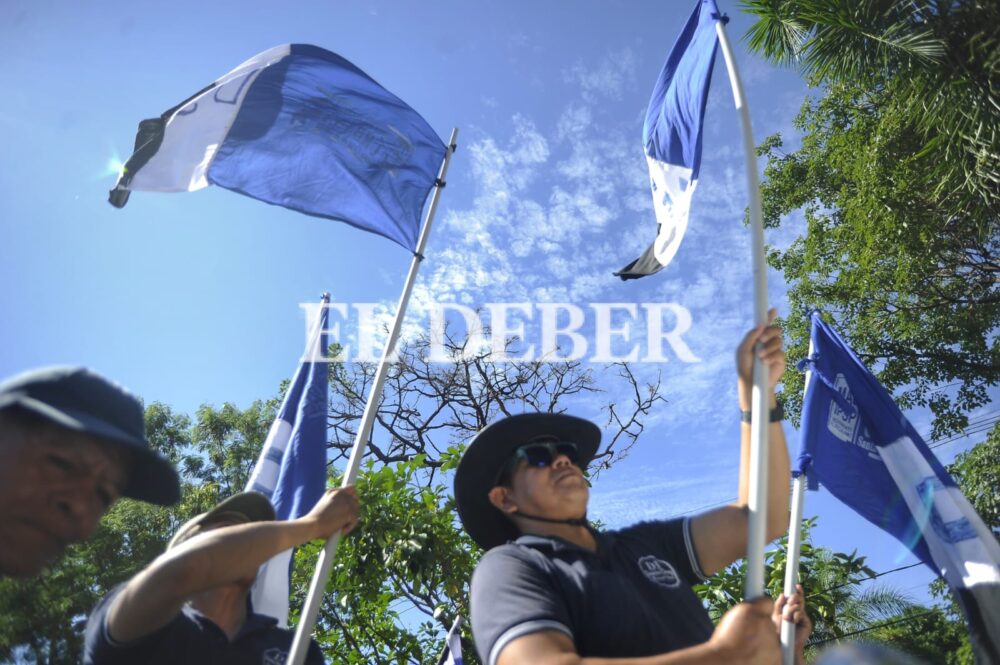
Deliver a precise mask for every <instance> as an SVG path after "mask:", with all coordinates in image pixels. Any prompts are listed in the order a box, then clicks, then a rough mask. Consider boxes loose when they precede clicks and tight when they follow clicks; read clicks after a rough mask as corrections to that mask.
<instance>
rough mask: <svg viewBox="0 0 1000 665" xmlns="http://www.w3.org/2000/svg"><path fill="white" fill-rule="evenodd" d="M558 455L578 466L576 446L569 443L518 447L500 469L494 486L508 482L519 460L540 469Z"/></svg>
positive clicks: (546, 443) (545, 443) (548, 442)
mask: <svg viewBox="0 0 1000 665" xmlns="http://www.w3.org/2000/svg"><path fill="white" fill-rule="evenodd" d="M560 455H565V456H566V457H567V458H568V459H569V461H570V462H572V463H573V464H576V465H577V466H579V461H580V451H579V450H578V449H577V447H576V444H575V443H572V442H570V441H538V442H533V443H526V444H524V445H523V446H519V447H518V448H517V449H516V450H514V454H512V455H511V456H510V459H509V460H507V463H506V464H505V465H504V466H503V468H502V469H500V473H498V474H497V483H496V484H498V485H502V484H504V482H505V481H507V480H509V479H510V476H511V474H512V473H513V472H514V469H515V468H516V467H517V465H518V464H519V463H520V462H521V460H524V461H525V462H527V463H528V465H529V466H533V467H536V468H539V469H541V468H544V467H547V466H549V465H550V464H552V462H554V461H555V459H556V457H559V456H560Z"/></svg>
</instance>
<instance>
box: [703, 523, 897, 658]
mask: <svg viewBox="0 0 1000 665" xmlns="http://www.w3.org/2000/svg"><path fill="white" fill-rule="evenodd" d="M815 524H816V518H815V517H814V518H811V519H809V520H806V522H805V523H804V524H803V530H802V547H801V552H800V561H799V583H800V584H802V587H803V589H804V590H805V593H806V603H807V606H808V610H809V616H810V617H811V618H812V620H813V635H812V638H811V639H812V641H820V640H826V639H833V638H838V637H841V636H843V635H846V634H847V633H850V632H852V631H854V630H857V629H859V628H861V627H865V626H868V625H870V624H871V623H874V622H876V621H878V620H880V619H884V618H886V617H892V616H894V615H896V614H897V613H898V612H900V611H902V610H904V609H906V608H908V607H911V605H912V603H911V602H910V601H909V600H908V599H907V598H906V597H905V596H903V595H902V594H900V593H899V592H897V591H895V590H894V589H891V588H889V587H885V586H873V587H867V588H865V589H862V588H860V586H859V585H860V583H861V582H863V581H864V580H866V579H868V578H870V577H872V576H873V575H875V571H873V570H872V569H871V568H869V567H868V565H867V564H866V563H865V557H863V556H859V555H858V553H857V552H856V551H855V552H852V553H850V554H845V553H843V552H833V551H831V550H829V549H827V548H824V547H815V546H814V545H813V544H812V542H811V540H810V531H811V529H812V528H813V527H814V526H815ZM787 560H788V537H787V535H786V536H784V537H782V538H781V539H780V540H779V541H778V542H777V544H776V547H774V548H772V549H771V550H769V551H768V552H767V555H766V558H765V570H764V581H765V587H766V591H767V593H768V594H769V595H770V596H771V597H773V598H777V597H778V595H779V594H780V593H781V592H782V590H783V588H784V579H785V567H786V563H787ZM744 579H746V561H745V560H740V561H738V562H736V563H735V564H733V565H732V566H730V567H728V568H726V569H725V570H723V571H721V572H720V573H717V574H716V575H713V576H712V577H711V578H709V580H707V581H706V582H705V583H704V584H701V585H698V586H696V587H695V593H697V594H698V596H699V597H700V598H701V599H702V600H703V601H704V602H705V604H706V605H707V607H708V610H709V614H710V615H711V616H712V617H713V619H718V618H719V617H721V616H722V615H723V614H724V613H725V612H726V610H728V609H729V608H731V607H733V606H734V605H736V604H737V603H739V602H740V601H741V600H742V599H743V581H744Z"/></svg>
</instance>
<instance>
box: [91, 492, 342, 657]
mask: <svg viewBox="0 0 1000 665" xmlns="http://www.w3.org/2000/svg"><path fill="white" fill-rule="evenodd" d="M357 519H358V499H357V494H356V492H355V490H354V487H347V488H343V489H333V490H328V491H327V492H326V493H325V494H324V495H323V496H322V497H321V498H320V500H319V501H318V502H317V503H316V505H315V506H314V507H313V509H312V510H311V511H310V512H309V513H308V514H307V515H305V516H303V517H300V518H298V519H294V520H288V521H274V509H273V508H272V507H271V503H270V501H268V499H267V497H265V496H264V495H262V494H258V493H256V492H243V493H240V494H237V495H235V496H232V497H230V498H229V499H226V500H225V501H223V502H222V503H220V504H219V505H217V506H216V507H215V508H213V509H212V510H210V511H208V512H207V513H202V514H201V515H198V516H197V517H195V518H193V519H192V520H190V521H189V522H187V523H186V524H184V525H183V526H182V527H181V528H180V529H179V530H178V531H177V533H175V534H174V537H173V538H172V539H171V541H170V544H169V545H168V546H167V551H166V552H165V553H163V554H162V555H160V556H159V557H157V559H156V560H155V561H153V563H151V564H150V565H149V566H147V567H146V568H145V569H144V570H143V571H141V572H140V573H139V574H137V575H136V576H135V577H133V578H132V579H131V580H129V581H128V582H127V583H126V584H124V585H123V586H121V587H118V588H117V589H115V590H114V591H112V592H111V593H110V594H109V595H108V596H107V597H106V598H104V599H103V600H102V601H101V602H100V603H99V604H98V605H97V607H96V608H95V609H94V611H93V612H92V613H91V615H90V618H89V619H88V620H87V631H86V645H85V648H84V656H83V662H84V664H85V665H116V664H125V663H144V664H146V665H159V664H163V665H168V664H169V665H174V664H176V663H187V664H191V665H197V664H200V663H204V664H205V665H208V664H214V663H221V664H226V663H232V664H234V665H235V664H236V663H241V664H242V663H247V664H253V665H257V664H258V663H259V664H260V665H282V664H283V663H284V662H285V659H286V658H287V656H288V651H289V648H290V646H291V643H292V637H293V633H292V632H291V631H288V630H284V629H281V628H278V627H277V625H276V624H277V621H276V620H275V619H272V618H270V617H265V616H262V615H259V614H255V613H254V612H253V610H252V608H251V607H250V604H249V597H250V588H251V587H252V586H253V582H254V578H255V577H256V575H257V569H258V568H259V567H260V566H261V564H263V563H264V562H265V561H267V560H268V559H270V558H271V557H273V556H274V555H276V554H278V553H280V552H283V551H285V550H287V549H291V548H293V547H297V546H299V545H302V544H303V543H306V542H309V541H310V540H316V539H320V538H322V539H326V538H329V537H330V536H332V535H333V534H334V533H336V532H338V531H340V532H343V533H348V532H350V531H351V530H352V529H353V528H354V526H355V525H356V524H357ZM306 662H307V663H309V664H310V665H320V664H322V663H323V656H322V653H321V652H320V650H319V647H318V645H317V644H316V643H315V642H313V643H311V644H310V647H309V651H308V654H307V656H306Z"/></svg>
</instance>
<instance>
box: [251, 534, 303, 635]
mask: <svg viewBox="0 0 1000 665" xmlns="http://www.w3.org/2000/svg"><path fill="white" fill-rule="evenodd" d="M292 551H293V550H285V551H284V552H282V553H281V554H278V555H277V556H274V557H272V558H270V559H268V560H267V561H266V562H265V563H264V564H263V565H262V566H261V567H260V568H259V569H258V571H257V579H256V581H255V582H254V584H253V588H252V590H251V594H250V601H251V602H252V603H253V611H254V612H256V613H257V614H265V615H267V616H271V617H274V618H275V619H277V620H278V626H279V627H281V628H288V570H289V566H290V565H291V563H292Z"/></svg>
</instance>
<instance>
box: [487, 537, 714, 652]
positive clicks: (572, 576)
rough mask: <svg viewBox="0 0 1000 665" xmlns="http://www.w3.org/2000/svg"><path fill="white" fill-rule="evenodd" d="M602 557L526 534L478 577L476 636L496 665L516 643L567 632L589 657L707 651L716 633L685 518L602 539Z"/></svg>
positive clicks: (491, 558)
mask: <svg viewBox="0 0 1000 665" xmlns="http://www.w3.org/2000/svg"><path fill="white" fill-rule="evenodd" d="M596 537H597V544H598V548H597V552H596V553H595V552H590V551H589V550H586V549H583V548H581V547H578V546H577V545H574V544H572V543H569V542H567V541H565V540H562V539H561V538H555V537H541V536H521V537H520V538H518V539H517V540H516V541H514V542H513V543H508V544H506V545H501V546H500V547H495V548H493V549H492V550H490V551H489V552H487V553H486V554H485V555H484V556H483V558H482V560H481V561H480V562H479V565H478V566H476V572H475V574H474V575H473V576H472V633H473V636H474V638H475V641H476V649H477V650H478V651H479V657H480V658H481V659H482V661H483V663H484V664H486V665H495V663H496V662H497V659H498V658H499V656H500V652H501V651H502V650H503V648H504V647H505V646H507V645H508V644H509V643H510V642H511V641H513V640H515V639H517V638H519V637H522V636H524V635H529V634H531V633H536V632H540V631H546V630H555V631H559V632H562V633H565V634H566V635H567V636H568V637H569V638H570V639H571V640H573V644H574V645H575V646H576V651H577V653H578V654H579V655H580V656H582V657H605V658H626V657H632V658H635V657H641V656H653V655H656V654H662V653H669V652H671V651H676V650H678V649H684V648H687V647H691V646H694V645H696V644H701V643H702V642H705V641H707V640H708V639H709V638H710V637H711V636H712V631H713V630H714V626H713V625H712V622H711V621H710V620H709V618H708V613H707V612H706V611H705V608H704V606H703V605H702V603H701V600H699V599H698V597H697V596H696V595H695V594H694V592H693V591H692V590H691V585H692V584H696V583H698V582H700V581H701V580H702V579H704V575H702V573H701V569H700V566H699V563H698V559H697V556H696V554H695V551H694V547H693V544H692V542H691V536H690V526H689V522H688V520H686V519H677V520H670V521H667V522H644V523H641V524H637V525H635V526H632V527H629V528H627V529H622V530H621V531H609V532H605V533H598V534H596Z"/></svg>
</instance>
